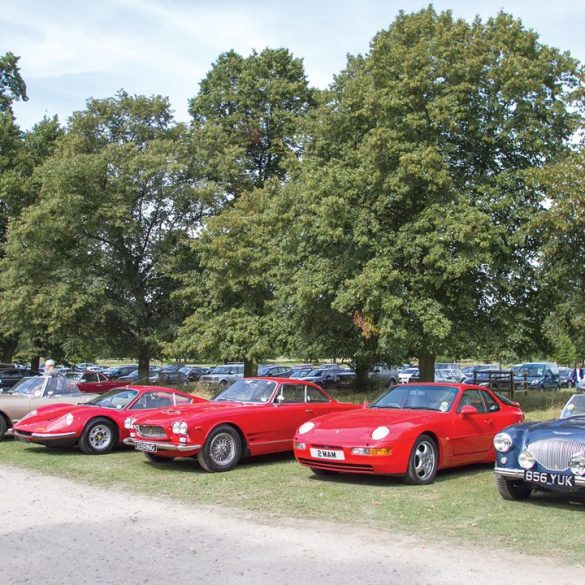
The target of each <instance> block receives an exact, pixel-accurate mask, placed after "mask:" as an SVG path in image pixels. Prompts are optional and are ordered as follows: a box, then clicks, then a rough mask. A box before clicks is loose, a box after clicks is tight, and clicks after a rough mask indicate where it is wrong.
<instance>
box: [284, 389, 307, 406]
mask: <svg viewBox="0 0 585 585" xmlns="http://www.w3.org/2000/svg"><path fill="white" fill-rule="evenodd" d="M280 395H281V396H282V397H283V398H284V400H283V403H284V404H297V403H302V402H305V387H304V386H301V384H284V385H283V386H282V388H281V390H280Z"/></svg>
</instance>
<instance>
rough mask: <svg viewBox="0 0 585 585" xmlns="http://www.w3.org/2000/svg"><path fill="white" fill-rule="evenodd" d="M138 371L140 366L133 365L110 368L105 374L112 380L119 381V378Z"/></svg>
mask: <svg viewBox="0 0 585 585" xmlns="http://www.w3.org/2000/svg"><path fill="white" fill-rule="evenodd" d="M137 369H138V364H133V365H129V366H115V367H113V368H108V369H107V370H104V372H103V373H104V374H105V375H106V376H107V377H108V378H109V379H110V380H118V378H121V377H122V376H128V375H129V374H131V373H132V372H133V371H134V370H137Z"/></svg>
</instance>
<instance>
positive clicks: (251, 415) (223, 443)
mask: <svg viewBox="0 0 585 585" xmlns="http://www.w3.org/2000/svg"><path fill="white" fill-rule="evenodd" d="M357 408H359V406H358V405H356V404H351V403H347V402H337V401H336V400H334V399H333V398H331V396H329V394H327V392H325V391H324V390H323V389H322V388H320V387H319V386H317V385H316V384H312V383H310V382H305V381H303V380H293V379H290V378H245V379H241V380H236V381H235V382H233V383H232V384H231V385H230V386H228V387H227V388H226V389H225V390H223V391H222V392H221V393H220V394H219V395H218V396H216V397H215V398H214V399H213V400H211V401H209V402H206V403H205V404H196V405H193V406H180V407H178V408H176V409H168V410H164V411H161V412H157V413H153V414H149V415H145V416H141V417H139V418H137V419H136V420H135V421H134V425H133V426H134V432H133V433H131V436H130V438H129V439H126V441H125V443H127V444H129V445H134V447H135V448H136V449H138V450H139V451H144V452H145V454H146V456H147V457H148V458H149V459H150V460H151V461H156V462H164V461H170V460H172V459H174V458H175V457H193V456H197V458H198V460H199V463H200V464H201V467H203V469H205V470H206V471H211V472H213V471H228V470H230V469H233V468H234V467H235V466H236V465H237V464H238V461H239V460H240V458H241V457H242V456H249V455H263V454H265V453H277V452H280V451H292V439H293V436H294V433H295V430H296V429H297V428H298V426H299V425H300V424H302V423H304V422H305V421H307V420H309V419H311V418H313V417H316V416H319V415H322V414H327V413H332V412H338V411H348V410H355V409H357Z"/></svg>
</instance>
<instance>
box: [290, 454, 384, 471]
mask: <svg viewBox="0 0 585 585" xmlns="http://www.w3.org/2000/svg"><path fill="white" fill-rule="evenodd" d="M299 463H302V464H303V465H307V466H308V467H314V468H316V469H326V470H328V471H345V472H347V473H374V467H373V466H372V465H367V464H356V463H343V462H342V461H325V460H323V461H322V460H320V459H319V460H317V459H304V458H302V457H299Z"/></svg>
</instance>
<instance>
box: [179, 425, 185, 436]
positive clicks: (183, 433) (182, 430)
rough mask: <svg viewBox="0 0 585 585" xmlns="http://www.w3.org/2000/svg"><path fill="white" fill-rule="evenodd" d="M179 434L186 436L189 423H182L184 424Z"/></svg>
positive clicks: (180, 426)
mask: <svg viewBox="0 0 585 585" xmlns="http://www.w3.org/2000/svg"><path fill="white" fill-rule="evenodd" d="M179 433H180V434H181V435H186V434H187V423H186V422H182V423H181V424H180V425H179Z"/></svg>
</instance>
